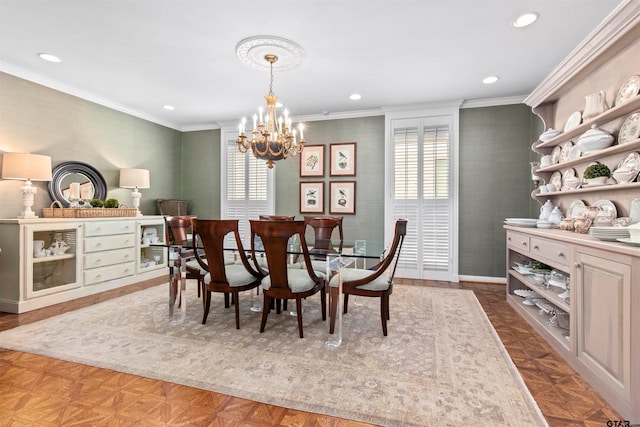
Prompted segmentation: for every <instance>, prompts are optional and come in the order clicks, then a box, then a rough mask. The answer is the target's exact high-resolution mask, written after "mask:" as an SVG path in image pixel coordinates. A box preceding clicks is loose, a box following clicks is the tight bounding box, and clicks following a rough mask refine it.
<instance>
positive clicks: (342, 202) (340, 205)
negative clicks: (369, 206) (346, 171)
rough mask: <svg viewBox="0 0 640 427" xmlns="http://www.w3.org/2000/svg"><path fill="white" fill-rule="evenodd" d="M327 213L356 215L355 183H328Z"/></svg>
mask: <svg viewBox="0 0 640 427" xmlns="http://www.w3.org/2000/svg"><path fill="white" fill-rule="evenodd" d="M329 200H330V202H329V203H330V204H329V213H332V214H355V213H356V182H355V181H334V182H331V183H329Z"/></svg>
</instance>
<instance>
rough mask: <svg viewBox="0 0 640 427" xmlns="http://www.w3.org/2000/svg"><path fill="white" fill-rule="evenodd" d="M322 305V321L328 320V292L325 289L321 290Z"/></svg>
mask: <svg viewBox="0 0 640 427" xmlns="http://www.w3.org/2000/svg"><path fill="white" fill-rule="evenodd" d="M320 298H321V299H320V305H321V307H322V321H323V322H324V321H325V320H327V291H326V290H325V288H322V289H320Z"/></svg>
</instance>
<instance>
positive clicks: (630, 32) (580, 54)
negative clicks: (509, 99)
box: [524, 0, 640, 108]
mask: <svg viewBox="0 0 640 427" xmlns="http://www.w3.org/2000/svg"><path fill="white" fill-rule="evenodd" d="M639 23H640V0H625V1H623V2H622V3H620V4H619V5H618V7H616V8H615V9H614V10H613V11H612V12H611V13H610V14H609V16H607V17H606V18H605V19H604V21H602V22H601V23H600V25H599V26H598V27H596V29H595V30H593V31H592V32H591V34H589V35H588V36H587V37H586V38H585V39H584V40H583V41H582V43H580V44H579V45H578V47H576V48H575V49H574V50H573V51H572V52H571V53H570V54H569V55H568V56H567V57H566V58H565V59H564V61H562V62H561V63H560V64H559V65H558V66H557V67H556V68H554V69H553V71H551V73H550V74H549V75H548V76H547V77H546V78H545V79H544V80H543V81H542V82H541V83H540V84H539V85H538V86H537V87H536V88H535V89H534V90H533V92H531V94H530V95H529V96H527V97H526V98H525V99H524V103H525V104H527V105H529V106H530V107H532V108H535V107H537V106H538V105H540V104H542V103H543V102H548V101H549V100H553V99H554V97H555V96H557V95H558V93H559V92H560V90H561V88H562V87H564V86H565V85H567V83H569V82H570V81H571V80H572V79H574V78H577V77H579V75H580V73H582V72H584V71H586V70H589V69H594V68H596V67H598V66H599V65H601V64H603V63H605V62H606V61H607V60H608V59H609V58H611V57H612V56H613V55H614V54H615V53H616V52H618V51H619V50H620V49H622V48H624V47H625V46H626V45H627V44H628V42H629V41H630V40H633V39H637V38H638V37H640V34H639V33H640V25H638V24H639Z"/></svg>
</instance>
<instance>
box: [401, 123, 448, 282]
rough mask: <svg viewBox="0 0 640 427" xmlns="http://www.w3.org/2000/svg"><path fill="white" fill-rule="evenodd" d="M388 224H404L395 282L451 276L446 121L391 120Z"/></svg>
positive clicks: (442, 278)
mask: <svg viewBox="0 0 640 427" xmlns="http://www.w3.org/2000/svg"><path fill="white" fill-rule="evenodd" d="M390 134H391V136H390V143H391V150H392V151H391V153H392V154H393V160H392V162H391V169H392V170H391V176H392V180H391V191H392V195H391V197H390V199H391V200H390V204H391V210H390V213H391V215H392V216H393V221H394V222H395V220H397V219H399V218H404V219H407V220H408V223H407V236H406V237H405V241H404V244H403V246H402V252H401V256H400V259H399V261H398V274H399V275H400V277H413V278H421V279H422V278H427V279H437V280H448V279H449V278H450V276H451V272H452V242H451V239H452V232H451V230H452V226H451V221H452V209H453V208H452V202H451V193H452V192H451V155H450V152H451V141H450V136H451V132H450V122H449V120H447V118H446V117H429V118H415V119H398V120H391V129H390Z"/></svg>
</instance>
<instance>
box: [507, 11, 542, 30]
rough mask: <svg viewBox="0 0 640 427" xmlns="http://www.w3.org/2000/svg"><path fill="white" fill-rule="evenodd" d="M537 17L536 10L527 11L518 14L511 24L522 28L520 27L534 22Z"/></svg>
mask: <svg viewBox="0 0 640 427" xmlns="http://www.w3.org/2000/svg"><path fill="white" fill-rule="evenodd" d="M537 19H538V13H537V12H527V13H523V14H522V15H520V16H518V17H517V18H516V19H515V21H513V23H512V24H511V25H513V26H514V27H516V28H522V27H526V26H528V25H531V24H533V23H534V22H536V20H537Z"/></svg>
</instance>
